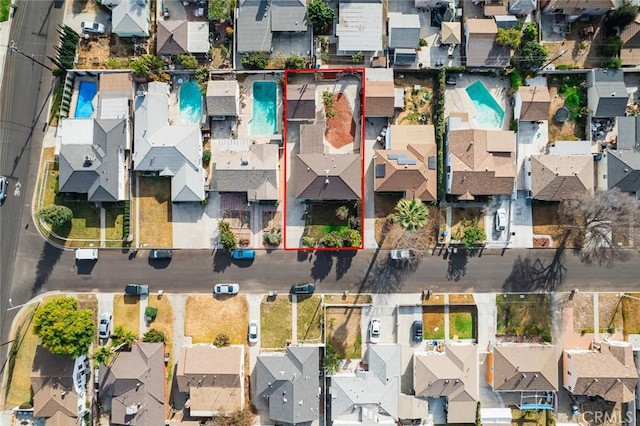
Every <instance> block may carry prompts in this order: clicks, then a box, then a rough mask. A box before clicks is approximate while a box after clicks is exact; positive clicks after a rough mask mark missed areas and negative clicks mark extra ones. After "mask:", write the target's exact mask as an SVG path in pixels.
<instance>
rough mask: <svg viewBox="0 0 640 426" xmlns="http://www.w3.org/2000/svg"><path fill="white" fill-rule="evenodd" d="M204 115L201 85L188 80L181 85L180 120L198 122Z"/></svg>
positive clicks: (186, 122) (185, 122)
mask: <svg viewBox="0 0 640 426" xmlns="http://www.w3.org/2000/svg"><path fill="white" fill-rule="evenodd" d="M201 116H202V93H201V92H200V87H199V86H198V85H197V84H196V83H194V82H192V81H187V82H186V83H184V84H183V85H182V87H180V121H181V122H182V123H184V124H196V123H199V122H200V117H201Z"/></svg>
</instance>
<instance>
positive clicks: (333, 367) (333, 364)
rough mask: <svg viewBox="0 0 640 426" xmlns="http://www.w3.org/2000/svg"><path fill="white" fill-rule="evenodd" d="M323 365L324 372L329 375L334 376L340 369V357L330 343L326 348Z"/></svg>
mask: <svg viewBox="0 0 640 426" xmlns="http://www.w3.org/2000/svg"><path fill="white" fill-rule="evenodd" d="M322 364H323V366H324V371H326V372H327V373H328V374H333V373H335V372H337V371H338V369H339V368H340V358H338V355H337V354H336V352H335V351H334V350H333V346H331V345H330V344H328V343H327V346H326V347H325V351H324V358H323V360H322Z"/></svg>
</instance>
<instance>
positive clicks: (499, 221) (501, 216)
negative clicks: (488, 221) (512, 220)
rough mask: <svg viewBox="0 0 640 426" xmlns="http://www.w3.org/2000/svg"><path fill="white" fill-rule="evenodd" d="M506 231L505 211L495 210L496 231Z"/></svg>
mask: <svg viewBox="0 0 640 426" xmlns="http://www.w3.org/2000/svg"><path fill="white" fill-rule="evenodd" d="M505 229H507V211H506V210H505V209H498V210H496V231H498V232H502V231H504V230H505Z"/></svg>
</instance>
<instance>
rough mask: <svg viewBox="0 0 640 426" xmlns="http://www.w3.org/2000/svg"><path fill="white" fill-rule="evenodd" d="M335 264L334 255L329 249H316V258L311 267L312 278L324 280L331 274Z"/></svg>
mask: <svg viewBox="0 0 640 426" xmlns="http://www.w3.org/2000/svg"><path fill="white" fill-rule="evenodd" d="M332 266H333V256H332V253H331V252H328V251H316V258H315V260H314V261H313V266H312V267H311V278H313V279H314V280H318V281H322V280H323V279H325V278H327V277H328V276H329V272H331V267H332Z"/></svg>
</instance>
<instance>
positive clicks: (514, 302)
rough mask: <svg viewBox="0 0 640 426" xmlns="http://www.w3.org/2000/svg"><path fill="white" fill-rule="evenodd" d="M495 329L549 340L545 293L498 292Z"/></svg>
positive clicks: (548, 315) (507, 333) (515, 334)
mask: <svg viewBox="0 0 640 426" xmlns="http://www.w3.org/2000/svg"><path fill="white" fill-rule="evenodd" d="M496 305H497V318H496V320H497V331H498V334H504V335H508V336H518V337H522V336H526V337H540V338H542V339H543V340H544V341H545V342H550V341H551V311H550V307H549V297H548V295H546V294H526V295H520V294H498V295H496Z"/></svg>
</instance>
